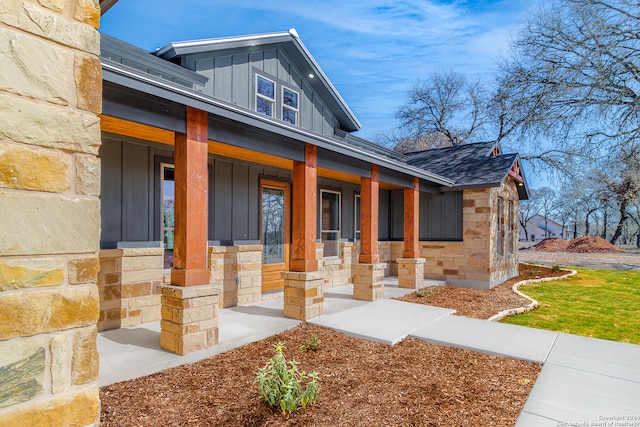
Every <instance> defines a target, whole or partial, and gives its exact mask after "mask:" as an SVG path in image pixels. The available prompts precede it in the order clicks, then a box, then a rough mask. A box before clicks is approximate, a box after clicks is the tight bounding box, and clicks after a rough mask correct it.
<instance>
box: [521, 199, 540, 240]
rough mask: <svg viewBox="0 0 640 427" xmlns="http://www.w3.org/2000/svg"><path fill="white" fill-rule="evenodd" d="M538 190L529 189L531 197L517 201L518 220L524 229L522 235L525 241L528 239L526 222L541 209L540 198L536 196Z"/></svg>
mask: <svg viewBox="0 0 640 427" xmlns="http://www.w3.org/2000/svg"><path fill="white" fill-rule="evenodd" d="M538 192H539V190H536V189H532V190H531V198H529V200H521V201H520V202H519V203H518V222H520V227H522V230H524V237H525V240H526V241H529V231H528V230H527V224H528V223H529V221H531V220H532V219H533V218H534V217H535V216H536V215H539V214H540V212H541V210H542V205H541V203H540V202H541V199H540V198H539V197H537V196H538Z"/></svg>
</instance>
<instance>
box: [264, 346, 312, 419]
mask: <svg viewBox="0 0 640 427" xmlns="http://www.w3.org/2000/svg"><path fill="white" fill-rule="evenodd" d="M273 347H274V348H275V349H276V354H275V355H274V356H273V357H272V358H271V359H270V360H269V361H268V362H267V364H266V365H265V366H264V367H263V368H260V369H258V372H257V373H256V380H255V382H256V383H258V392H259V393H260V396H262V398H263V399H264V400H265V402H267V403H268V404H269V405H271V406H275V407H279V408H280V410H281V411H282V413H283V414H286V413H292V412H294V411H296V410H297V409H298V408H300V407H302V408H303V409H306V407H307V405H308V404H310V403H311V404H312V403H315V401H316V399H317V397H318V391H319V389H320V385H319V383H318V382H319V379H318V373H317V372H311V373H309V374H307V373H306V372H304V371H299V370H298V363H297V362H295V361H292V362H289V366H290V367H289V368H288V369H287V360H286V359H285V357H284V354H283V353H282V349H283V348H284V346H283V345H282V343H277V344H275V345H274V346H273ZM305 379H308V380H309V382H307V386H306V387H305V388H304V389H303V388H302V381H304V380H305Z"/></svg>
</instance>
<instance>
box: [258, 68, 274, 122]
mask: <svg viewBox="0 0 640 427" xmlns="http://www.w3.org/2000/svg"><path fill="white" fill-rule="evenodd" d="M258 79H264V80H267V81H269V82H271V83H273V98H269V97H268V96H266V95H263V94H261V93H259V92H258ZM255 83H256V88H255V89H256V90H255V93H256V103H255V104H256V105H255V110H256V111H258V98H260V99H264V100H265V101H269V102H271V103H272V104H273V108H272V109H271V112H272V114H271V115H270V116H269V115H268V114H265V116H268V117H274V115H275V112H276V93H277V87H278V85H277V84H276V82H275V81H274V80H271V79H269V78H267V77H265V76H263V75H261V74H257V73H256V82H255ZM260 114H264V113H260Z"/></svg>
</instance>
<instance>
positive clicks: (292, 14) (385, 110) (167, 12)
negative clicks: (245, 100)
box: [101, 0, 537, 139]
mask: <svg viewBox="0 0 640 427" xmlns="http://www.w3.org/2000/svg"><path fill="white" fill-rule="evenodd" d="M536 3H537V1H532V0H475V1H472V0H467V1H455V0H454V1H433V0H396V1H388V0H387V1H383V0H371V1H370V0H366V1H365V0H355V1H344V0H343V1H337V0H322V1H305V2H303V1H297V0H278V1H271V0H262V1H254V0H240V1H239V0H181V1H175V0H171V1H170V0H120V1H119V2H118V3H117V4H116V5H115V6H114V7H113V8H112V9H110V10H109V11H108V12H107V13H106V14H105V15H104V16H103V18H102V25H101V31H103V32H105V33H106V34H109V35H112V36H114V37H117V38H120V39H122V40H124V41H127V42H129V43H132V44H134V45H136V46H139V47H141V48H144V49H147V50H150V51H151V50H155V49H156V48H159V47H162V46H164V45H166V44H167V43H169V42H172V41H181V40H193V39H202V38H211V37H225V36H235V35H244V34H257V33H265V32H278V31H286V30H288V29H290V28H295V29H296V30H297V32H298V34H299V35H300V37H301V39H302V41H303V43H304V44H305V45H306V46H307V48H308V49H309V51H310V52H311V54H312V55H313V56H314V57H315V59H316V61H317V62H318V63H319V64H320V66H321V67H322V69H323V70H324V72H325V73H326V74H327V76H328V77H329V79H330V80H331V81H332V83H333V84H334V85H335V87H336V88H337V89H338V92H340V94H341V95H342V97H343V98H344V99H345V101H346V102H347V104H348V105H349V106H350V107H351V109H352V110H353V112H354V113H355V114H356V116H357V117H358V119H359V120H360V122H361V123H362V125H363V128H362V130H361V131H360V132H359V133H358V135H359V136H361V137H364V138H368V139H371V138H373V137H374V136H375V135H376V134H377V133H379V132H380V131H384V130H387V129H391V128H394V127H395V126H396V125H397V122H396V120H395V118H394V111H395V110H396V109H397V108H398V106H400V105H401V104H402V103H403V102H404V101H405V99H406V94H407V91H408V90H409V88H410V87H411V86H412V84H414V83H415V82H416V80H417V79H421V78H425V77H427V76H428V75H429V73H431V72H432V71H436V70H449V69H452V70H455V71H459V72H462V73H464V74H467V75H469V76H470V77H471V78H476V77H477V78H487V79H488V78H490V76H491V74H492V72H493V71H494V68H495V65H494V64H495V60H496V58H498V57H499V56H500V55H506V54H507V53H508V42H509V37H510V36H511V35H512V34H513V33H514V32H515V31H516V30H517V29H518V27H519V26H520V25H521V24H522V22H523V21H524V19H526V17H527V14H528V13H530V12H531V11H532V10H533V9H534V8H535V7H536V6H535V5H536Z"/></svg>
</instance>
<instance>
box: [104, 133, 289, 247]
mask: <svg viewBox="0 0 640 427" xmlns="http://www.w3.org/2000/svg"><path fill="white" fill-rule="evenodd" d="M100 158H101V159H102V182H101V186H102V203H101V215H102V231H101V238H100V245H101V248H102V249H108V248H114V247H115V246H116V245H117V243H118V242H122V241H137V242H145V241H160V240H161V237H160V227H161V222H160V221H161V219H160V203H161V200H162V199H161V194H160V192H161V176H160V165H161V163H173V160H172V159H173V149H172V147H167V146H163V145H161V144H155V143H150V142H146V141H141V140H134V139H133V138H125V137H119V136H115V135H114V136H103V143H102V146H101V148H100ZM261 178H267V179H275V180H283V181H286V182H290V181H291V172H290V171H287V170H281V169H276V168H268V167H267V168H265V167H264V166H262V165H258V164H252V163H248V162H243V161H239V160H232V159H228V158H223V157H219V156H213V155H210V156H209V188H211V189H212V191H210V192H209V233H208V234H209V236H208V238H209V240H219V241H221V242H223V243H226V242H230V241H233V240H259V239H260V222H259V215H260V206H259V203H260V179H261Z"/></svg>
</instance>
